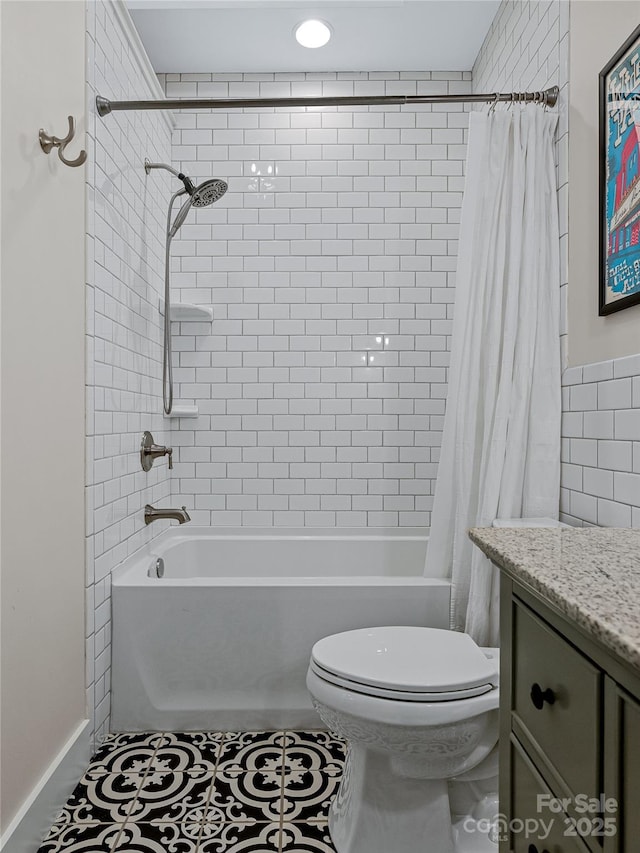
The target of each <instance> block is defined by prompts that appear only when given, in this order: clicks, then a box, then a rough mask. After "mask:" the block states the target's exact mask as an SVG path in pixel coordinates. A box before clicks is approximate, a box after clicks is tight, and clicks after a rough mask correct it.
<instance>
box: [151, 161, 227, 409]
mask: <svg viewBox="0 0 640 853" xmlns="http://www.w3.org/2000/svg"><path fill="white" fill-rule="evenodd" d="M151 169H165V170H166V171H167V172H171V174H172V175H175V176H176V178H179V180H181V181H182V183H183V184H184V187H182V189H179V190H178V191H177V192H175V193H174V194H173V195H172V196H171V201H170V202H169V211H168V213H167V235H166V248H165V258H164V345H163V348H162V403H163V405H164V413H165V415H170V414H171V409H172V407H173V366H172V364H171V300H170V298H169V297H170V292H169V291H170V286H169V285H170V270H169V263H170V250H171V241H172V240H173V238H174V237H175V236H176V234H177V233H178V229H179V228H180V226H181V225H182V223H183V222H184V221H185V219H186V218H187V214H188V213H189V211H190V210H191V208H192V207H208V206H209V205H210V204H213V203H214V202H216V201H218V199H221V198H222V196H223V195H224V194H225V193H226V191H227V189H228V185H227V183H226V182H225V181H222V180H220V179H219V178H210V179H209V180H208V181H203V182H202V183H201V184H198V186H195V184H194V183H193V181H192V180H191V178H189V177H188V175H184V174H183V173H182V172H178V171H177V169H174V168H173V167H172V166H167V164H166V163H150V162H149V160H145V161H144V170H145V172H146V173H147V175H148V174H149V172H150V171H151ZM181 195H187V196H188V198H187V200H186V201H185V202H184V203H183V205H182V207H181V208H180V210H179V211H178V213H177V214H176V218H175V219H174V221H173V223H172V222H171V213H172V211H173V205H174V203H175V201H176V199H177V198H178V197H179V196H181Z"/></svg>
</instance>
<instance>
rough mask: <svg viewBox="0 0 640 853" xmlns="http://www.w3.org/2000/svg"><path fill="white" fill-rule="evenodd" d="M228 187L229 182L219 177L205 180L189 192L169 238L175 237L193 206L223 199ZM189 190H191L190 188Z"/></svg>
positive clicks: (204, 205) (203, 205)
mask: <svg viewBox="0 0 640 853" xmlns="http://www.w3.org/2000/svg"><path fill="white" fill-rule="evenodd" d="M227 189H228V184H227V183H226V182H225V181H222V180H220V179H219V178H211V179H210V180H208V181H203V182H202V183H201V184H198V186H197V187H195V189H194V190H193V192H192V193H189V198H188V199H187V200H186V201H185V203H184V204H183V205H182V207H181V208H180V210H179V211H178V214H177V216H176V218H175V219H174V221H173V225H172V226H171V229H170V231H169V238H170V239H173V238H174V237H175V236H176V234H177V233H178V229H179V228H180V227H181V226H182V224H183V223H184V221H185V219H186V218H187V214H188V213H189V211H190V210H191V208H192V207H209V205H211V204H214V203H215V202H216V201H218V199H221V198H222V196H223V195H224V194H225V193H226V191H227ZM187 192H189V190H188V189H187Z"/></svg>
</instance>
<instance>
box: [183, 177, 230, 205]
mask: <svg viewBox="0 0 640 853" xmlns="http://www.w3.org/2000/svg"><path fill="white" fill-rule="evenodd" d="M228 189H229V185H228V184H227V182H226V181H222V180H220V178H211V179H210V180H208V181H203V182H202V183H201V184H199V185H198V186H197V187H196V188H195V190H194V192H193V193H192V195H191V201H192V203H193V206H194V207H208V206H209V205H210V204H214V203H215V202H216V201H218V199H221V198H222V196H223V195H224V194H225V193H226V191H227V190H228Z"/></svg>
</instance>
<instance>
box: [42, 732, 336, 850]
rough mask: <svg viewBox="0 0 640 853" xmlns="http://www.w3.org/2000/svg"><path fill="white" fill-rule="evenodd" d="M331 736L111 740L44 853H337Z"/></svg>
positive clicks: (236, 735) (160, 736)
mask: <svg viewBox="0 0 640 853" xmlns="http://www.w3.org/2000/svg"><path fill="white" fill-rule="evenodd" d="M344 755H345V747H344V742H343V741H341V740H339V739H337V738H335V737H334V736H333V735H331V734H329V733H328V732H320V731H314V732H288V731H287V732H242V733H238V732H196V733H175V732H173V733H164V734H158V733H155V734H118V735H111V736H109V738H108V739H107V740H106V741H105V742H104V743H103V745H102V746H101V747H100V749H99V750H98V752H97V754H96V756H95V757H94V759H93V760H92V762H91V764H90V765H89V768H88V770H87V772H86V773H85V775H84V776H83V778H82V779H81V780H80V782H79V783H78V785H77V786H76V788H75V790H74V792H73V793H72V795H71V797H70V798H69V800H68V802H67V804H66V805H65V807H64V809H63V810H62V812H61V813H60V815H59V816H58V819H57V820H56V822H55V824H54V825H53V827H52V828H51V830H50V831H49V833H48V834H47V836H46V838H45V839H44V841H43V843H42V845H41V846H40V848H39V851H38V853H58V851H64V853H308V851H314V853H334V848H333V846H332V844H331V839H330V837H329V832H328V829H327V815H328V809H329V804H330V802H331V799H332V797H333V795H334V794H335V792H336V791H337V788H338V784H339V782H340V777H341V775H342V767H343V762H344Z"/></svg>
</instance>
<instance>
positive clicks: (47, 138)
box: [38, 116, 87, 166]
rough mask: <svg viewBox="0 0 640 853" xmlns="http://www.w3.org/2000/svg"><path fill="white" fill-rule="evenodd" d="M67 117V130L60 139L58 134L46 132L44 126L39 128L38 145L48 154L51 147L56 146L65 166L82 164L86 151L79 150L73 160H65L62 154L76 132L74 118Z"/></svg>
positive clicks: (85, 157)
mask: <svg viewBox="0 0 640 853" xmlns="http://www.w3.org/2000/svg"><path fill="white" fill-rule="evenodd" d="M67 118H68V119H69V132H68V133H67V135H66V136H65V137H64V139H60V137H59V136H51V134H49V133H47V132H46V130H44V128H42V127H41V128H40V130H39V132H38V139H39V140H40V147H41V148H42V150H43V151H44V153H45V154H50V153H51V149H52V148H57V149H58V157H59V158H60V159H61V160H62V162H63V163H64V165H65V166H82V164H83V163H84V162H85V160H86V159H87V152H86V151H81V152H80V153H79V154H78V156H77V157H76V159H75V160H67V158H66V157H65V156H64V152H65V148H66V147H67V145H68V144H69V143H70V142H71V140H72V139H73V137H74V136H75V133H76V120H75V119H74V117H73V116H67Z"/></svg>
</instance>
